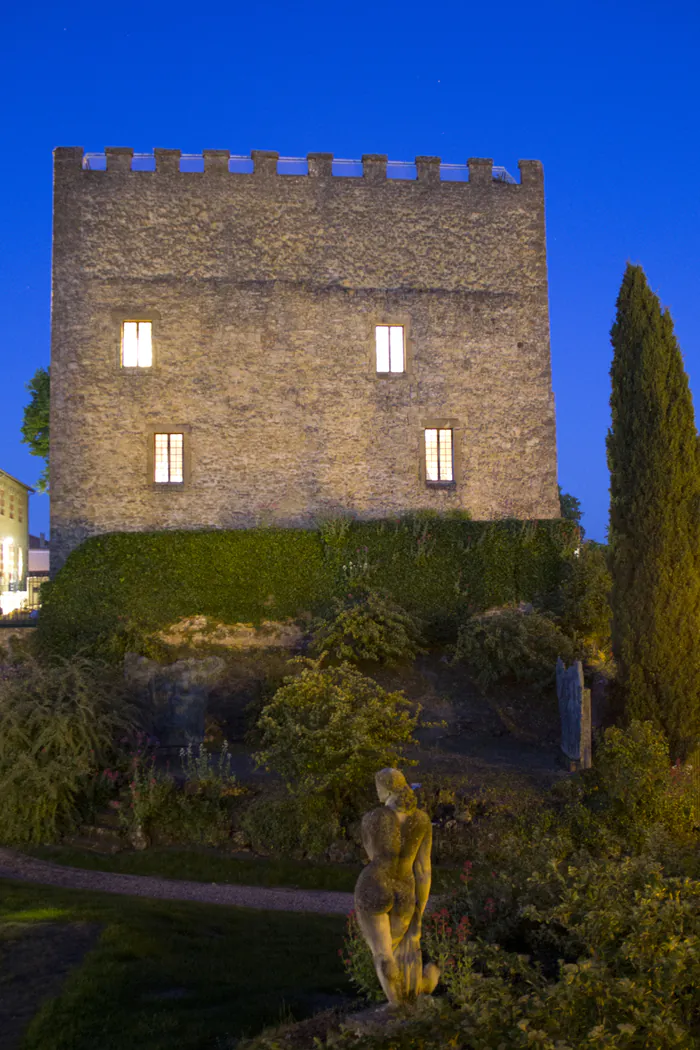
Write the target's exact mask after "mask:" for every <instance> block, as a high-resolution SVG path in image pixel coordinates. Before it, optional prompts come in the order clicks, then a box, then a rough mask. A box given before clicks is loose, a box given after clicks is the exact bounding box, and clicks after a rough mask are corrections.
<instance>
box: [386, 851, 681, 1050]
mask: <svg viewBox="0 0 700 1050" xmlns="http://www.w3.org/2000/svg"><path fill="white" fill-rule="evenodd" d="M553 875H554V876H556V877H557V881H558V887H557V893H556V899H554V900H552V899H551V895H550V893H549V890H550V888H551V885H552V882H553V881H554V880H553ZM533 883H534V887H533V890H531V893H530V896H531V898H532V897H533V895H535V894H536V892H537V888H538V886H539V885H540V884H541V883H545V884H546V887H547V890H548V892H547V894H546V899H545V901H544V902H542V903H540V904H539V905H538V904H533V903H531V904H526V905H525V906H524V907H523V916H524V918H525V919H526V920H527V921H529V922H530V923H532V924H533V926H535V927H540V928H545V929H549V930H551V931H552V937H553V940H555V941H556V943H557V944H558V945H559V946H560V948H561V954H562V955H563V959H562V960H561V961H560V963H559V964H558V965H557V968H556V970H555V972H554V973H552V974H551V975H549V976H548V975H547V974H546V973H545V972H543V971H542V970H541V969H540V968H539V967H538V966H537V965H536V962H535V960H534V959H533V958H528V957H526V956H523V955H517V954H514V953H512V952H507V951H504V950H503V948H502V947H500V946H499V945H497V944H493V943H492V944H486V943H484V942H483V941H482V940H480V939H478V938H477V939H471V938H470V936H469V930H468V924H466V925H467V935H466V936H461V937H460V933H459V931H460V922H461V918H460V916H459V913H458V910H457V911H455V910H454V909H453V908H449V906H448V909H447V911H448V918H447V919H446V921H445V922H444V923H443V924H442V926H441V927H438V928H437V929H436V927H435V925H434V924H433V925H431V924H428V925H427V926H426V946H427V947H428V949H429V951H430V952H431V954H432V955H433V956H434V957H435V958H436V960H438V961H439V964H441V966H442V971H443V972H442V980H443V983H444V985H445V987H446V989H447V991H448V995H449V996H450V998H451V1000H452V1003H453V1005H454V1006H455V1007H457V1008H458V1012H452V1013H446V1014H444V1015H443V1018H442V1021H441V1024H440V1025H438V1026H437V1030H436V1031H435V1034H434V1035H433V1036H432V1037H431V1039H430V1040H429V1041H427V1042H426V1043H425V1044H419V1043H413V1044H410V1045H424V1046H425V1047H426V1048H427V1047H435V1048H437V1047H438V1046H444V1045H449V1037H451V1038H453V1039H454V1040H455V1045H458V1044H460V1040H461V1041H463V1044H464V1045H469V1046H470V1047H475V1048H484V1050H496V1048H497V1047H499V1046H500V1045H507V1046H508V1047H526V1046H533V1045H536V1046H538V1047H542V1048H543V1050H556V1048H563V1047H570V1048H573V1047H577V1048H578V1047H590V1048H593V1047H596V1048H603V1047H605V1048H612V1047H626V1048H642V1047H645V1048H646V1047H648V1048H651V1047H654V1048H656V1047H658V1048H664V1050H665V1048H671V1047H678V1048H680V1047H683V1048H685V1047H688V1046H694V1045H696V1040H697V1039H698V1036H700V1020H699V1018H698V1013H697V994H696V991H695V989H696V987H697V980H698V978H699V977H700V957H699V956H698V953H697V950H696V946H697V943H698V939H699V937H700V882H695V881H693V880H690V879H676V878H669V877H667V876H665V875H664V873H663V870H662V869H661V868H660V866H658V865H657V864H656V863H655V862H653V861H650V860H649V859H648V858H646V857H640V858H635V859H632V858H624V857H623V858H607V859H602V860H595V859H593V858H588V860H586V861H585V862H582V863H580V864H579V866H578V867H572V866H569V867H568V868H565V869H562V870H558V871H554V872H552V870H551V869H550V871H549V872H546V873H542V874H541V873H535V874H534V875H533ZM443 1024H444V1027H443ZM415 1035H416V1033H415V1032H414V1033H413V1036H414V1038H415ZM375 1045H381V1043H378V1044H375ZM392 1045H393V1044H392ZM396 1045H401V1044H400V1043H399V1044H396ZM407 1045H408V1044H407ZM460 1045H461V1044H460Z"/></svg>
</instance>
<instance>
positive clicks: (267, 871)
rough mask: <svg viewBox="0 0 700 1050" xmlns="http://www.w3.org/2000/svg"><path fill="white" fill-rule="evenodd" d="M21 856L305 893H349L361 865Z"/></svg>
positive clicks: (176, 852) (450, 878) (153, 854)
mask: <svg viewBox="0 0 700 1050" xmlns="http://www.w3.org/2000/svg"><path fill="white" fill-rule="evenodd" d="M25 852H26V853H31V854H32V856H35V857H40V858H41V859H42V860H51V861H53V862H54V863H55V864H65V865H67V866H68V867H73V868H89V869H90V870H92V871H115V872H119V873H123V874H126V875H158V876H160V877H161V878H166V879H192V880H194V881H195V882H220V883H232V884H238V885H240V886H291V887H293V888H295V889H305V890H344V891H346V892H348V893H352V891H353V890H354V888H355V883H356V882H357V876H358V875H359V874H360V872H361V870H362V865H361V864H324V863H315V864H314V863H311V862H310V861H295V860H286V859H284V858H272V857H269V858H267V857H265V858H255V857H250V858H249V857H231V856H228V855H226V854H225V853H219V852H217V851H216V850H213V849H196V848H192V849H176V848H157V847H154V848H152V849H147V850H143V851H141V852H138V851H135V850H124V851H123V852H122V853H112V854H104V853H94V852H92V851H91V850H81V849H75V848H74V847H71V846H36V847H33V848H31V849H27V848H25ZM458 881H459V880H458V871H457V870H456V869H452V868H435V867H434V868H433V889H434V890H437V891H441V890H447V889H451V888H452V887H453V886H454V885H455V884H458Z"/></svg>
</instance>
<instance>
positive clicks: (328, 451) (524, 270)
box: [50, 148, 559, 571]
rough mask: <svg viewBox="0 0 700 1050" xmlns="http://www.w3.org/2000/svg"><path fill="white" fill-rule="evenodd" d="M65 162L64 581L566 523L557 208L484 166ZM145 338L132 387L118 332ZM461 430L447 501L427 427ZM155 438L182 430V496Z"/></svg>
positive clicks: (60, 285) (56, 559)
mask: <svg viewBox="0 0 700 1050" xmlns="http://www.w3.org/2000/svg"><path fill="white" fill-rule="evenodd" d="M106 153H107V167H106V170H86V169H85V168H84V166H83V151H82V149H77V148H60V149H57V150H56V151H55V153H54V255H53V260H54V261H53V301H52V351H51V457H50V462H51V515H52V526H51V527H52V533H51V546H52V570H53V571H55V570H56V569H57V568H59V567H60V565H61V564H62V563H63V561H64V560H65V558H66V556H67V554H68V553H69V552H70V551H71V550H72V549H73V548H74V547H75V546H77V545H78V544H79V543H80V542H82V540H83V539H85V538H86V537H88V536H91V535H96V534H101V533H107V532H115V531H126V530H159V529H183V528H185V529H211V528H249V527H252V526H256V525H261V524H267V525H270V524H280V525H284V526H302V527H305V526H311V525H313V524H314V522H315V521H317V520H318V519H319V518H322V517H328V516H332V515H338V514H349V515H353V516H357V517H360V518H372V517H382V516H386V515H390V514H397V513H402V512H405V511H411V510H419V509H427V508H429V509H434V510H437V511H440V512H444V511H447V510H450V509H466V510H468V511H469V512H470V513H471V515H472V517H473V518H477V519H491V518H498V517H504V516H508V517H517V518H523V519H525V518H552V517H558V516H559V502H558V497H557V469H556V441H555V421H554V401H553V394H552V388H551V373H550V349H549V316H548V296H547V264H546V254H545V226H544V188H543V178H542V168H541V165H540V164H539V162H537V161H521V162H520V173H521V181H520V183H519V184H511V183H508V182H505V181H500V180H497V179H495V178H493V177H492V165H491V161H490V160H484V161H482V160H472V161H471V162H470V165H469V175H470V181H469V182H450V181H446V180H441V179H440V167H439V162H438V161H437V159H436V158H417V164H416V167H417V172H418V177H417V179H413V180H410V179H408V180H407V179H393V178H387V177H386V158H385V157H381V156H371V157H365V158H363V162H364V163H363V172H364V173H363V175H362V176H361V177H341V176H338V175H333V174H331V158H330V156H329V155H327V154H312V155H310V157H309V162H308V168H309V173H308V174H306V175H288V174H278V173H277V155H276V154H274V153H263V152H257V153H254V154H253V161H254V171H253V172H251V173H234V172H229V170H228V156H229V155H228V152H226V151H218V150H217V151H214V150H211V151H205V153H204V171H181V170H180V157H179V153H178V152H177V151H170V150H156V151H155V153H156V170H155V171H139V170H131V163H132V161H131V154H132V151H131V150H122V149H119V150H117V149H114V150H107V151H106ZM129 319H139V320H151V321H152V324H153V347H154V363H153V366H152V367H151V368H141V369H124V368H122V367H121V364H120V345H121V326H122V323H123V321H125V320H129ZM377 324H402V325H404V326H405V331H406V336H407V370H406V373H405V374H401V375H390V376H384V375H378V374H377V372H376V366H375V356H374V354H375V344H374V338H375V337H374V329H375V325H377ZM427 426H448V427H452V428H453V430H454V441H455V473H456V477H455V484H454V485H453V486H450V487H443V488H440V487H438V488H435V487H431V486H428V485H427V484H426V481H425V474H424V469H423V457H424V444H423V443H424V437H423V432H424V428H425V427H427ZM157 430H163V431H168V430H170V431H177V430H181V431H183V432H184V433H185V438H184V441H185V454H186V476H185V482H184V484H183V485H182V486H168V485H160V486H156V485H155V484H154V482H153V477H152V469H153V468H152V442H153V433H154V431H157Z"/></svg>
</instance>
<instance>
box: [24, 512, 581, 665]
mask: <svg viewBox="0 0 700 1050" xmlns="http://www.w3.org/2000/svg"><path fill="white" fill-rule="evenodd" d="M575 542H576V527H575V525H574V524H573V523H572V522H565V521H540V522H533V521H530V522H516V521H498V522H484V521H465V520H461V519H454V518H450V517H442V518H441V517H439V516H435V517H426V516H425V515H407V516H406V517H404V518H396V519H392V520H380V521H366V522H357V521H353V522H350V521H348V520H341V521H336V522H332V523H326V524H325V525H324V526H323V527H322V528H320V529H318V530H301V529H235V530H230V531H229V530H218V529H217V530H209V531H205V530H202V531H182V532H178V531H170V530H167V531H163V532H149V533H144V532H131V533H115V534H112V535H107V536H95V537H93V538H91V539H88V540H86V541H85V542H84V543H83V544H81V546H80V547H78V548H77V549H76V550H74V551H73V552H72V553H71V555H70V557H69V558H68V560H67V562H66V564H65V565H64V567H63V568H62V569H61V571H60V572H59V573H58V574H57V576H56V578H55V580H54V581H52V582H51V583H50V584H48V585H46V592H45V593H44V592H43V591H42V599H43V604H42V610H41V617H40V619H39V625H38V636H39V641H40V643H41V645H42V646H43V648H44V649H45V650H48V651H55V652H60V653H62V654H64V655H66V654H68V653H72V652H76V651H78V650H81V649H85V650H89V651H90V652H91V653H93V654H96V653H99V654H102V655H103V656H105V658H107V657H108V658H109V659H111V660H116V661H118V660H120V659H121V657H122V656H123V654H124V652H125V651H127V650H131V651H136V652H142V651H143V652H144V655H148V652H147V651H146V650H147V649H148V647H149V645H150V644H152V643H150V642H149V641H148V639H149V636H150V635H152V634H153V633H154V632H156V631H158V630H159V629H161V628H163V627H165V626H167V625H169V624H172V623H176V622H177V621H179V620H181V619H182V618H183V617H187V616H191V615H193V614H197V615H202V616H209V617H212V618H213V619H215V620H217V621H219V622H221V623H239V622H244V623H260V622H261V621H262V620H270V619H274V620H283V619H287V618H289V617H291V618H296V617H298V616H299V615H300V614H301V613H302V612H306V613H311V614H313V615H319V614H321V613H324V612H327V611H328V610H330V609H331V608H332V602H333V599H334V598H338V597H340V596H342V595H344V594H347V593H348V590H350V591H352V588H349V587H348V582H352V581H361V582H362V583H363V584H365V585H367V586H371V587H373V588H375V589H378V590H382V591H384V592H386V594H387V595H389V596H390V597H391V600H392V601H395V602H397V603H399V604H400V605H401V606H402V607H403V608H405V609H407V610H408V611H409V612H411V613H412V614H414V615H417V616H420V617H421V618H422V619H423V620H425V621H426V623H427V626H428V627H429V629H430V631H431V632H432V633H431V637H432V634H434V632H435V630H436V629H439V630H441V631H443V633H449V632H450V631H452V637H454V633H455V632H456V624H457V618H458V617H460V616H463V615H464V613H465V610H469V611H472V610H478V609H485V608H487V607H488V606H490V605H496V604H503V603H505V602H517V601H519V600H521V599H524V600H532V599H533V598H534V596H535V595H536V594H539V593H544V592H548V591H552V590H554V589H556V587H557V586H558V584H559V581H560V578H561V573H562V569H563V566H564V563H565V559H566V557H567V555H568V553H569V552H570V551H571V550H572V549H573V547H574V545H575Z"/></svg>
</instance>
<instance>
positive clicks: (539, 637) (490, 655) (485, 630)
mask: <svg viewBox="0 0 700 1050" xmlns="http://www.w3.org/2000/svg"><path fill="white" fill-rule="evenodd" d="M575 655H576V649H575V646H574V643H573V642H572V640H571V639H570V638H569V637H567V635H565V634H564V633H563V631H561V630H560V629H559V628H558V627H557V626H556V624H554V623H553V622H552V621H551V620H549V619H547V617H546V616H542V615H541V614H540V613H536V612H532V613H522V612H519V611H518V610H517V609H503V610H500V611H497V612H494V613H489V614H487V615H485V616H474V617H472V619H471V620H469V621H468V622H467V623H466V624H464V626H463V627H462V628H461V629H460V632H459V637H458V639H457V644H456V645H455V647H454V650H453V661H454V662H461V663H464V664H466V666H467V667H468V668H469V670H470V672H471V673H472V674H473V675H474V677H475V679H476V681H477V682H478V683H479V685H480V686H481V687H482V688H483V689H486V688H488V687H490V686H492V685H494V684H495V683H497V682H501V681H503V680H504V679H513V680H514V681H516V682H530V683H532V684H534V685H538V686H545V685H548V684H550V683H551V682H553V681H554V675H555V668H556V662H557V657H561V658H562V660H563V661H564V662H565V663H567V664H568V663H570V662H571V661H572V660H573V659H574V657H575Z"/></svg>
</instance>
